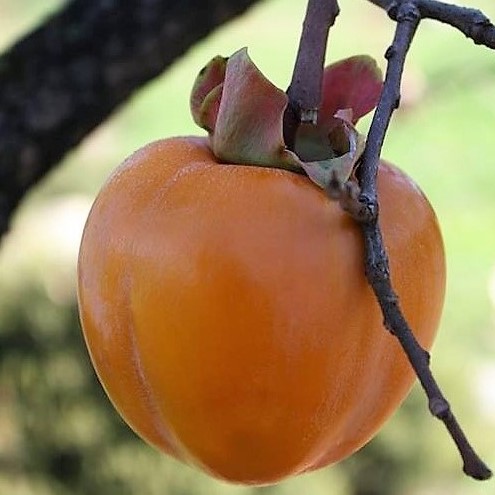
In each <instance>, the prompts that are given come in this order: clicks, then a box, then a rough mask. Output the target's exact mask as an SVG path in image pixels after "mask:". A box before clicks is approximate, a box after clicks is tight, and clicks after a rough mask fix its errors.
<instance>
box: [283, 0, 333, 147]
mask: <svg viewBox="0 0 495 495" xmlns="http://www.w3.org/2000/svg"><path fill="white" fill-rule="evenodd" d="M338 15H339V6H338V3H337V0H329V1H325V2H322V1H320V0H309V1H308V8H307V10H306V17H305V18H304V23H303V29H302V34H301V40H300V42H299V49H298V52H297V57H296V63H295V66H294V71H293V73H292V80H291V82H290V85H289V88H288V89H287V96H288V97H289V104H288V105H287V109H286V111H285V115H284V140H285V144H286V146H287V147H288V148H289V149H293V148H294V140H295V136H296V132H297V128H298V127H299V124H300V123H302V122H305V123H311V124H316V120H317V118H318V107H319V106H320V102H321V83H322V78H323V67H324V64H325V52H326V48H327V40H328V31H329V29H330V28H331V27H332V26H333V25H334V23H335V19H336V18H337V16H338Z"/></svg>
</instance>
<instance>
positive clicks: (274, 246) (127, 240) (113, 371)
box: [78, 137, 445, 484]
mask: <svg viewBox="0 0 495 495" xmlns="http://www.w3.org/2000/svg"><path fill="white" fill-rule="evenodd" d="M247 165H248V166H246V165H245V164H244V165H242V164H237V163H224V162H221V161H220V160H219V159H218V158H217V157H216V156H215V154H214V153H213V152H212V147H211V141H210V140H209V139H208V138H207V137H176V138H170V139H164V140H160V141H156V142H153V143H151V144H148V145H146V146H145V147H143V148H142V149H140V150H138V151H137V152H136V153H134V154H133V155H132V156H131V157H130V158H128V159H127V160H126V161H125V162H124V163H123V164H122V165H121V166H120V167H119V168H118V169H117V170H116V171H115V172H114V173H113V175H112V176H111V177H110V179H109V180H108V181H107V183H106V184H105V185H104V187H103V188H102V190H101V192H100V193H99V195H98V197H97V199H96V201H95V203H94V205H93V208H92V210H91V212H90V215H89V218H88V221H87V224H86V227H85V230H84V234H83V238H82V243H81V249H80V255H79V264H78V301H79V310H80V318H81V324H82V327H83V331H84V336H85V339H86V343H87V346H88V349H89V352H90V355H91V359H92V362H93V365H94V367H95V369H96V371H97V373H98V376H99V378H100V380H101V382H102V384H103V386H104V388H105V390H106V392H107V394H108V396H109V397H110V399H111V401H112V402H113V404H114V406H115V407H116V409H117V410H118V411H119V413H120V414H121V415H122V417H123V418H124V419H125V420H126V421H127V423H128V424H129V425H130V426H131V428H132V429H133V430H134V431H135V432H136V433H138V435H140V436H141V437H142V438H143V439H145V440H146V441H147V442H149V443H150V444H152V445H154V446H155V447H157V448H158V449H160V450H162V451H164V452H166V453H168V454H170V455H172V456H174V457H176V458H178V459H180V460H182V461H184V462H186V463H189V464H192V465H196V466H198V467H199V468H201V469H203V470H204V471H206V472H208V473H210V474H211V475H213V476H216V477H218V478H221V479H224V480H229V481H232V482H235V483H245V484H269V483H275V482H277V481H280V480H282V479H284V478H286V477H288V476H292V475H296V474H299V473H303V472H307V471H311V470H314V469H317V468H320V467H323V466H326V465H329V464H332V463H335V462H337V461H339V460H341V459H343V458H345V457H347V456H349V455H350V454H352V453H353V452H355V451H356V450H358V449H359V448H360V447H361V446H363V445H364V444H365V443H366V442H368V441H369V440H370V439H371V438H372V437H373V435H375V433H376V432H377V431H378V429H379V428H380V427H381V426H382V424H383V423H384V422H385V421H386V419H387V418H388V417H389V416H390V415H391V414H392V413H393V412H394V411H395V410H396V408H397V407H398V406H399V404H400V403H401V401H402V400H403V399H404V398H405V397H406V395H407V393H408V392H409V390H410V388H411V386H412V383H413V381H414V373H413V371H412V369H411V368H410V365H409V364H408V362H407V359H406V357H405V355H404V354H403V352H402V350H401V348H400V346H399V344H398V343H397V341H396V339H395V338H394V337H393V336H392V335H391V334H390V333H389V332H388V331H387V330H385V329H384V327H383V324H382V315H381V312H380V309H379V307H378V304H377V302H376V300H375V298H374V296H373V293H372V291H371V289H370V287H369V286H368V284H367V281H366V279H365V276H364V264H363V241H362V238H361V234H360V230H359V228H358V226H357V225H356V224H355V223H354V221H353V220H352V219H351V218H350V217H349V216H348V215H347V214H346V213H345V212H343V211H342V209H341V208H340V206H339V205H338V203H336V202H334V201H332V200H330V199H329V197H328V195H327V194H326V193H325V191H324V189H322V188H321V187H319V186H318V185H316V184H315V183H314V182H313V181H311V180H310V179H309V178H308V177H307V176H306V175H304V174H301V173H295V172H294V171H291V170H284V169H280V168H273V167H268V166H254V165H250V164H249V163H248V164H247ZM379 195H380V225H381V228H382V230H383V235H384V241H385V244H386V247H387V249H388V253H389V257H390V263H391V274H392V280H393V283H394V287H395V289H396V291H397V293H398V295H399V298H400V303H401V306H402V308H403V310H404V313H405V316H406V318H407V319H408V321H409V323H410V325H411V327H412V328H413V330H414V333H415V335H416V337H417V338H418V340H419V342H420V343H421V344H422V345H423V346H424V347H425V348H427V349H429V348H430V347H431V345H432V342H433V339H434V336H435V333H436V329H437V327H438V323H439V319H440V315H441V309H442V304H443V298H444V290H445V260H444V251H443V244H442V238H441V235H440V231H439V226H438V223H437V220H436V217H435V214H434V212H433V210H432V208H431V206H430V204H429V203H428V201H427V199H426V198H425V196H424V194H423V193H422V192H421V191H420V189H419V188H418V187H417V186H416V184H415V183H414V182H413V181H412V180H411V179H410V178H409V177H408V176H407V175H405V174H404V173H403V172H401V171H400V170H399V169H397V168H395V167H394V166H392V165H390V164H387V163H382V164H381V167H380V173H379Z"/></svg>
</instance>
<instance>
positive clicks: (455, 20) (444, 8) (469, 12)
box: [369, 0, 495, 48]
mask: <svg viewBox="0 0 495 495" xmlns="http://www.w3.org/2000/svg"><path fill="white" fill-rule="evenodd" d="M369 1H370V2H371V3H373V4H375V5H377V6H378V7H381V8H382V9H384V10H386V11H387V12H388V13H389V15H390V17H392V19H394V20H395V18H396V14H397V12H398V6H399V5H400V4H401V0H369ZM414 4H415V5H416V8H417V9H418V10H419V12H420V14H421V18H422V19H433V20H435V21H439V22H442V23H444V24H449V25H450V26H452V27H454V28H456V29H458V30H459V31H461V32H462V33H464V35H465V36H466V37H468V38H471V39H472V40H473V41H474V42H475V43H476V44H477V45H485V46H487V47H488V48H495V25H494V24H493V23H492V22H491V21H490V19H488V17H487V16H486V15H485V14H483V13H482V12H481V11H479V10H477V9H471V8H467V7H461V6H459V5H452V4H449V3H444V2H438V1H436V0H417V1H415V2H414Z"/></svg>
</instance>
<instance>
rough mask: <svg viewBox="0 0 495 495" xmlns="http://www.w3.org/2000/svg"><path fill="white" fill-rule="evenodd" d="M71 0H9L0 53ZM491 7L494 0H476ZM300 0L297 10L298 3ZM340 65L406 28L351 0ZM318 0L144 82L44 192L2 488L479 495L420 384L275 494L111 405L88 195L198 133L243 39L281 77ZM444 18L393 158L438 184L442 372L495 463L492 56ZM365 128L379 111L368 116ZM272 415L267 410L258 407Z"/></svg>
mask: <svg viewBox="0 0 495 495" xmlns="http://www.w3.org/2000/svg"><path fill="white" fill-rule="evenodd" d="M63 3H64V2H63V1H62V0H44V1H43V2H39V1H35V0H22V1H21V0H0V12H1V16H0V33H1V34H0V48H2V49H5V48H6V47H7V46H8V45H9V44H10V43H12V42H13V41H14V40H15V38H16V37H18V36H20V35H21V34H22V33H23V32H25V31H26V30H27V29H29V27H31V26H35V25H36V24H37V23H38V22H40V21H41V19H42V17H43V16H44V15H45V14H46V13H48V12H49V11H50V10H53V9H55V8H57V7H58V6H60V5H62V4H63ZM469 3H470V5H473V6H477V7H479V8H481V9H483V10H484V11H485V12H486V13H487V14H488V15H489V16H490V17H491V18H492V19H494V18H495V8H494V5H493V2H492V0H477V1H475V0H472V1H470V2H469ZM288 4H290V5H288ZM341 7H342V14H341V17H340V18H339V20H338V22H337V25H336V27H335V29H334V30H333V33H332V35H331V38H330V44H329V46H330V51H329V60H331V59H338V58H340V57H344V56H347V55H352V54H355V53H360V52H366V53H369V54H371V55H373V56H375V57H376V58H377V59H378V60H379V62H380V65H381V66H382V67H384V63H383V57H382V54H383V53H384V51H385V48H386V46H387V45H388V43H389V42H390V40H391V37H392V34H393V27H394V26H393V23H391V22H390V21H389V20H388V19H387V18H386V16H385V15H384V14H383V12H381V11H379V10H378V9H376V8H374V7H373V6H370V5H368V4H367V3H366V2H364V1H362V0H354V1H353V2H352V1H346V2H341ZM304 9H305V1H303V0H294V1H292V0H291V2H286V1H283V0H269V1H266V2H265V3H264V4H262V5H260V6H259V7H257V8H255V9H253V10H252V11H251V12H250V13H249V14H248V15H246V16H244V17H243V18H241V19H239V20H238V21H236V22H234V23H232V24H230V25H229V26H226V27H225V28H222V29H221V30H219V31H218V32H217V33H216V34H215V35H214V36H211V37H210V38H209V39H208V40H206V41H205V42H203V43H201V44H199V45H198V46H196V47H195V48H194V49H192V50H191V51H190V52H189V53H188V54H187V56H185V57H184V58H183V59H182V60H181V61H180V62H179V63H177V64H175V65H174V66H173V67H172V68H171V69H170V70H169V71H167V72H166V73H165V74H164V75H163V76H162V77H161V78H158V79H157V80H156V81H154V82H153V83H151V84H149V85H148V86H147V87H146V88H145V89H144V90H143V91H141V92H139V93H138V94H137V95H136V96H135V97H134V98H133V99H132V100H131V101H130V102H129V104H127V105H126V106H125V107H124V108H122V109H121V111H120V112H118V113H117V114H116V115H115V116H114V117H113V118H112V119H110V121H108V122H106V123H104V124H103V125H102V126H101V127H100V128H99V129H98V130H97V131H96V132H95V133H94V134H93V135H92V136H91V137H89V138H88V139H87V140H86V141H85V142H84V143H83V144H82V145H81V146H80V147H79V148H78V149H77V150H74V152H73V153H72V154H71V155H70V156H68V157H67V159H66V160H65V161H64V163H62V164H61V166H60V167H59V168H58V169H57V170H56V171H55V172H54V173H52V174H51V175H50V177H49V178H47V179H46V180H45V181H44V182H43V184H41V185H40V186H39V187H37V188H36V189H35V190H33V192H32V194H31V195H30V197H29V198H27V200H26V201H25V202H24V203H23V205H22V206H21V208H20V209H19V211H18V214H17V216H16V219H15V222H14V225H13V228H12V230H11V232H10V234H9V235H8V236H7V237H6V238H5V239H4V241H3V243H2V248H1V252H0V294H1V298H0V493H8V494H10V495H31V494H36V495H45V494H50V495H53V494H55V495H58V494H61V495H66V494H88V493H92V494H95V495H98V494H108V495H112V494H119V495H126V494H136V493H139V494H143V495H154V494H166V495H186V494H191V495H203V494H205V495H206V494H211V493H215V494H218V495H223V494H225V495H235V494H240V495H241V494H242V495H251V494H254V493H256V494H259V495H262V494H270V495H272V494H273V495H293V494H294V495H295V494H299V493H302V492H303V493H311V494H312V495H323V494H330V493H331V494H332V495H444V494H448V495H461V494H462V495H476V494H482V493H490V492H493V490H494V482H493V481H491V482H488V484H479V483H476V482H474V481H472V480H469V479H466V478H465V477H464V476H463V475H462V473H461V470H460V461H459V459H458V457H457V453H456V451H455V448H454V447H453V445H452V444H451V442H450V439H449V438H448V436H447V434H446V433H445V432H444V430H443V427H442V426H441V425H440V424H439V423H438V422H436V421H435V420H433V419H432V418H431V417H430V416H429V414H428V412H427V408H426V403H425V400H424V398H423V396H422V394H421V392H420V391H419V390H418V387H416V389H415V390H414V391H413V393H412V394H411V396H410V397H409V399H408V400H407V401H406V402H405V403H404V405H403V406H402V408H401V409H400V410H399V411H398V413H396V415H395V416H394V418H393V419H392V420H391V421H390V422H389V423H388V424H387V425H386V427H385V428H384V429H383V430H382V432H381V433H380V435H378V437H377V438H376V439H374V440H373V441H372V442H371V443H370V444H369V445H368V446H366V447H365V448H363V449H362V450H361V451H360V452H359V453H357V454H356V455H354V456H352V457H351V458H350V459H348V460H347V461H345V462H342V463H340V464H339V465H337V466H334V467H331V468H328V469H324V470H321V471H319V472H317V473H314V474H310V475H305V476H302V477H299V478H296V479H294V480H290V481H287V482H285V483H282V484H280V485H277V486H273V487H265V488H249V487H248V488H241V487H236V486H231V485H228V484H225V483H221V482H218V481H215V480H213V479H210V478H208V477H207V476H205V475H202V474H200V473H198V472H196V471H195V470H193V469H191V468H188V467H186V466H183V465H181V464H179V463H177V462H175V461H174V460H171V459H168V458H166V457H165V456H163V455H160V454H158V453H157V452H155V451H154V450H153V449H151V448H150V447H148V446H147V445H145V444H144V443H143V442H142V441H141V440H139V439H138V438H137V437H136V436H135V435H134V434H133V433H132V432H131V431H130V430H129V428H127V426H126V425H125V424H124V423H123V422H122V421H121V420H120V418H119V417H118V416H117V414H116V413H115V412H114V410H113V408H112V407H111V405H110V403H109V401H108V400H107V398H106V396H105V394H104V392H103V391H102V389H101V387H100V386H99V384H98V381H97V379H96V377H95V374H94V372H93V370H92V367H91V364H90V362H89V359H88V356H87V353H86V350H85V347H84V343H83V340H82V337H81V334H80V330H79V324H78V319H77V310H76V306H75V260H76V256H77V248H78V242H79V238H80V234H81V229H82V225H83V222H84V219H85V216H86V214H87V211H88V209H89V206H90V204H91V200H92V197H93V196H94V194H95V193H96V192H97V190H98V188H99V187H100V185H101V184H102V182H103V181H104V180H105V177H106V176H107V175H108V173H109V172H110V171H111V169H112V168H114V167H115V166H116V165H117V164H118V163H119V162H120V161H121V160H122V159H123V158H124V157H125V156H126V155H128V154H129V153H130V152H131V151H133V150H134V149H136V148H137V147H139V146H141V145H143V144H144V143H146V142H148V141H150V140H152V139H156V138H159V137H163V136H169V135H177V134H189V133H193V132H194V133H195V132H197V130H196V129H195V128H194V126H193V124H192V121H191V118H190V117H189V111H188V94H187V93H188V88H189V86H190V83H191V82H192V80H193V78H194V76H195V73H196V71H197V70H198V69H199V68H201V67H202V66H203V65H204V63H205V62H206V61H207V60H209V58H211V57H212V56H213V55H215V54H217V53H221V54H224V55H228V54H229V53H231V52H233V51H235V50H236V49H237V48H239V47H241V46H245V45H247V46H248V47H249V49H250V53H251V56H252V58H253V59H254V60H255V62H256V63H258V64H259V66H260V68H261V69H262V70H263V71H264V72H265V73H266V74H267V75H268V76H269V77H271V78H272V80H273V81H274V82H275V83H276V84H278V85H280V86H281V87H285V86H286V84H287V81H288V80H289V76H290V72H291V70H292V64H293V59H294V54H295V52H296V46H297V40H298V36H299V32H300V25H301V20H302V16H303V12H304ZM494 60H495V59H494V57H493V52H489V51H488V50H487V49H484V48H480V47H476V46H474V45H473V44H472V43H471V42H469V41H466V39H465V38H464V37H463V36H462V35H460V34H459V33H457V32H455V31H454V30H452V29H451V28H448V27H446V26H441V25H437V24H434V23H431V22H424V23H423V24H422V25H421V27H420V30H419V33H418V36H417V39H416V41H415V43H414V45H413V47H412V50H411V56H410V57H409V59H408V62H407V65H406V73H405V79H404V84H403V98H402V101H403V106H402V108H401V110H400V111H399V112H398V113H397V115H396V116H395V117H394V120H393V122H392V128H391V130H390V132H389V134H388V137H387V141H386V145H385V152H384V154H385V156H387V157H388V158H389V159H391V160H393V161H395V162H396V163H399V164H400V165H401V166H402V167H403V168H404V169H406V170H407V171H408V172H409V173H410V174H411V175H412V176H413V177H414V178H415V179H416V180H417V181H418V182H419V183H420V184H421V185H422V188H423V189H424V190H425V191H426V193H427V195H428V196H429V198H430V200H431V202H432V203H433V205H434V207H435V209H436V210H437V213H438V216H439V219H440V223H441V225H442V228H443V232H444V236H445V243H446V249H447V255H448V268H449V281H448V293H447V301H446V306H445V313H444V318H443V323H442V328H441V330H440V335H439V339H438V341H437V344H436V347H435V350H434V353H433V367H434V370H435V372H436V374H437V376H438V378H439V381H440V382H441V383H442V385H443V386H444V389H445V392H446V394H447V396H448V397H449V398H450V399H451V402H452V403H453V405H454V408H455V410H456V412H457V414H458V416H459V418H460V420H461V422H462V423H463V424H464V425H465V427H466V429H467V431H468V433H469V434H470V436H471V437H472V440H473V443H474V444H475V445H476V446H477V447H478V448H479V450H480V452H481V453H483V455H484V456H485V457H486V460H487V461H488V462H489V463H490V464H491V465H492V467H495V442H494V438H495V437H494V435H493V431H494V428H495V332H494V330H495V310H494V308H495V229H494V228H493V225H494V224H495V199H494V193H493V191H494V190H495V140H494V139H493V136H494V135H495V61H494ZM368 124H369V119H368V120H365V121H364V122H363V124H362V127H363V128H366V126H367V125H368ZM260 413H262V412H260Z"/></svg>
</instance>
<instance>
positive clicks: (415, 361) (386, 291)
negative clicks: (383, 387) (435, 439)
mask: <svg viewBox="0 0 495 495" xmlns="http://www.w3.org/2000/svg"><path fill="white" fill-rule="evenodd" d="M421 2H422V0H416V2H415V0H407V1H402V2H393V7H390V8H389V10H388V13H389V15H390V16H391V17H392V18H393V19H394V20H395V21H396V22H397V26H396V31H395V36H394V40H393V43H392V45H391V46H390V48H389V49H388V50H387V52H386V54H385V57H386V58H387V60H388V65H387V72H386V76H385V82H384V86H383V91H382V95H381V98H380V101H379V103H378V106H377V109H376V111H375V114H374V117H373V121H372V124H371V127H370V131H369V134H368V140H367V143H366V147H365V150H364V153H363V157H362V162H361V165H360V167H359V169H358V179H359V185H360V187H361V194H360V195H359V198H358V201H359V203H360V204H361V205H362V207H363V208H364V209H367V211H368V214H367V215H362V216H361V217H360V218H359V219H358V220H360V224H361V229H362V232H363V236H364V244H365V257H366V260H365V266H366V277H367V279H368V282H369V284H370V285H371V287H372V289H373V291H374V293H375V296H376V298H377V299H378V302H379V304H380V307H381V310H382V313H383V318H384V324H385V327H386V328H387V329H388V330H389V331H390V332H391V333H392V334H393V335H394V336H395V337H396V338H397V339H398V340H399V342H400V344H401V346H402V348H403V349H404V352H405V353H406V355H407V357H408V359H409V361H410V363H411V365H412V367H413V369H414V371H415V373H416V375H417V377H418V379H419V381H420V383H421V386H422V387H423V389H424V391H425V393H426V395H427V397H428V405H429V409H430V412H431V413H432V414H433V415H434V416H435V417H436V418H438V419H440V420H441V421H443V423H444V424H445V426H446V428H447V430H448V431H449V433H450V435H451V437H452V439H453V441H454V442H455V444H456V446H457V448H458V450H459V453H460V455H461V457H462V460H463V462H464V467H463V470H464V472H465V473H466V474H467V475H468V476H471V477H472V478H475V479H478V480H486V479H489V478H490V477H491V476H492V472H491V471H490V469H489V468H488V466H487V465H486V464H485V463H484V462H483V461H482V460H481V459H480V457H479V456H478V455H477V454H476V452H475V451H474V449H473V448H472V446H471V445H470V443H469V441H468V440H467V438H466V435H465V434H464V432H463V430H462V428H461V427H460V425H459V423H458V422H457V419H456V418H455V416H454V414H453V412H452V410H451V408H450V405H449V403H448V401H447V400H446V399H445V397H444V395H443V393H442V391H441V389H440V387H439V386H438V384H437V382H436V380H435V378H434V377H433V374H432V372H431V369H430V356H429V354H428V353H427V352H426V351H425V350H424V349H423V348H422V347H421V345H420V344H419V343H418V341H417V340H416V338H415V336H414V334H413V332H412V331H411V328H410V327H409V325H408V323H407V321H406V319H405V318H404V315H403V313H402V311H401V309H400V307H399V301H398V297H397V295H396V294H395V292H394V290H393V287H392V283H391V280H390V269H389V263H388V257H387V253H386V250H385V247H384V244H383V238H382V233H381V231H380V227H379V224H378V199H377V188H376V182H377V173H378V166H379V161H380V153H381V148H382V145H383V142H384V139H385V134H386V132H387V128H388V125H389V123H390V119H391V116H392V113H393V112H394V110H395V109H396V108H398V106H399V102H400V83H401V78H402V72H403V69H404V63H405V59H406V55H407V52H408V50H409V47H410V45H411V42H412V39H413V38H414V34H415V33H416V30H417V27H418V25H419V23H420V21H421V19H422V14H421V11H420V9H419V8H418V7H417V5H416V3H418V4H419V3H421ZM363 208H361V210H360V209H359V208H357V209H356V210H357V211H362V209H363Z"/></svg>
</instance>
